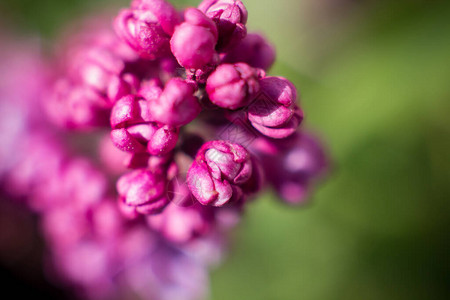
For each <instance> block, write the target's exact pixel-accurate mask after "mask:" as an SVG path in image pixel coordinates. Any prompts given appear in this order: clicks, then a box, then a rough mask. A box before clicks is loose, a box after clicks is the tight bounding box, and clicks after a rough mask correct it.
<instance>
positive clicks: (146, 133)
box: [111, 123, 178, 155]
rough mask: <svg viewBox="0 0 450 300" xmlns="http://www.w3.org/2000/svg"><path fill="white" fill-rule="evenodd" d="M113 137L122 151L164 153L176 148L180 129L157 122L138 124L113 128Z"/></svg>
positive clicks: (115, 143)
mask: <svg viewBox="0 0 450 300" xmlns="http://www.w3.org/2000/svg"><path fill="white" fill-rule="evenodd" d="M111 139H112V141H113V144H114V145H115V146H116V147H117V148H119V149H120V150H122V151H126V152H131V153H144V152H149V153H150V154H152V155H164V154H166V153H169V152H170V151H172V150H173V148H175V145H176V143H177V140H178V130H177V129H176V128H173V127H169V126H167V125H165V126H159V125H156V124H155V123H145V124H137V125H132V126H128V127H126V128H118V129H114V130H112V131H111Z"/></svg>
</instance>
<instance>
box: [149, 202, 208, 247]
mask: <svg viewBox="0 0 450 300" xmlns="http://www.w3.org/2000/svg"><path fill="white" fill-rule="evenodd" d="M214 216H215V214H214V210H213V208H212V207H208V206H203V205H201V204H199V203H196V204H194V205H192V206H188V207H184V206H179V205H177V204H174V203H171V204H169V205H168V206H167V208H166V209H165V210H164V211H163V212H162V213H161V214H158V215H154V216H149V217H148V218H147V222H148V224H149V225H150V227H151V228H152V229H154V230H156V231H157V232H159V233H161V234H162V235H163V236H164V237H165V238H166V239H167V240H169V241H172V242H174V243H179V244H182V243H187V242H190V241H192V240H193V239H195V238H198V237H202V236H204V235H206V234H207V233H209V232H210V231H211V230H212V229H213V227H214Z"/></svg>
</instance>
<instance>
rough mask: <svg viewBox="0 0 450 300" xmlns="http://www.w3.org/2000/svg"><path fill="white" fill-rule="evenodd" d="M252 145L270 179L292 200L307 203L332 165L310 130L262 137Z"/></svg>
mask: <svg viewBox="0 0 450 300" xmlns="http://www.w3.org/2000/svg"><path fill="white" fill-rule="evenodd" d="M251 147H252V149H251V150H252V152H255V153H256V154H257V156H259V157H260V158H261V162H263V165H264V168H265V170H266V176H267V180H268V181H269V182H270V183H271V184H272V185H273V186H274V187H275V189H276V191H277V193H278V194H279V196H280V197H281V199H282V200H284V201H285V202H287V203H290V204H299V203H303V202H304V200H305V199H306V197H307V196H308V194H309V193H310V191H311V189H312V187H313V185H314V183H315V182H316V181H317V180H318V179H319V178H320V177H322V176H323V175H324V173H325V172H326V170H327V169H328V159H327V156H326V154H325V151H324V149H323V146H322V145H321V143H320V142H319V140H318V139H317V138H316V137H314V136H312V135H311V134H309V133H305V132H300V133H295V134H293V135H291V136H290V137H289V138H287V139H284V140H273V139H267V138H260V139H258V140H257V141H256V142H255V143H253V144H252V145H251Z"/></svg>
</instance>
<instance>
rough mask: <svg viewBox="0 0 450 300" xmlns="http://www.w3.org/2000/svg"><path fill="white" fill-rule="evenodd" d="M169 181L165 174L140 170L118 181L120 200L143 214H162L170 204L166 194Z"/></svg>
mask: <svg viewBox="0 0 450 300" xmlns="http://www.w3.org/2000/svg"><path fill="white" fill-rule="evenodd" d="M166 188H167V180H166V177H165V176H164V174H163V172H152V171H150V170H146V169H138V170H135V171H132V172H130V173H128V174H125V175H123V176H122V177H120V179H119V180H118V181H117V191H118V193H119V196H120V200H119V201H122V202H123V203H124V204H125V205H126V206H129V207H131V208H133V209H134V210H135V211H136V212H138V213H141V214H155V213H159V212H161V211H162V210H163V209H164V207H165V206H166V205H167V204H168V203H169V202H170V199H168V197H167V193H166Z"/></svg>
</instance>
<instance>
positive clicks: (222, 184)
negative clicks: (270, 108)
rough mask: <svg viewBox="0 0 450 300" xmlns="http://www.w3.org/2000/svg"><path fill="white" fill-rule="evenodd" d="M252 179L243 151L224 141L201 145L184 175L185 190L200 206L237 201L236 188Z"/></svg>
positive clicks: (240, 193) (239, 193)
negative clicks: (187, 190)
mask: <svg viewBox="0 0 450 300" xmlns="http://www.w3.org/2000/svg"><path fill="white" fill-rule="evenodd" d="M251 175H252V163H251V160H250V154H249V153H248V152H247V150H246V149H245V148H244V147H242V146H240V145H238V144H232V143H229V142H226V141H210V142H207V143H205V144H204V145H203V146H202V147H201V148H200V150H199V152H198V153H197V156H196V158H195V161H194V162H193V163H192V166H191V167H190V168H189V171H188V173H187V182H188V186H189V189H190V190H191V192H192V194H193V195H194V197H195V198H196V199H197V200H198V201H199V202H200V203H201V204H203V205H213V206H222V205H224V204H226V203H227V202H233V201H238V200H240V197H241V196H242V190H241V188H240V186H241V185H242V184H244V183H246V182H247V181H248V180H249V179H250V177H251Z"/></svg>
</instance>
